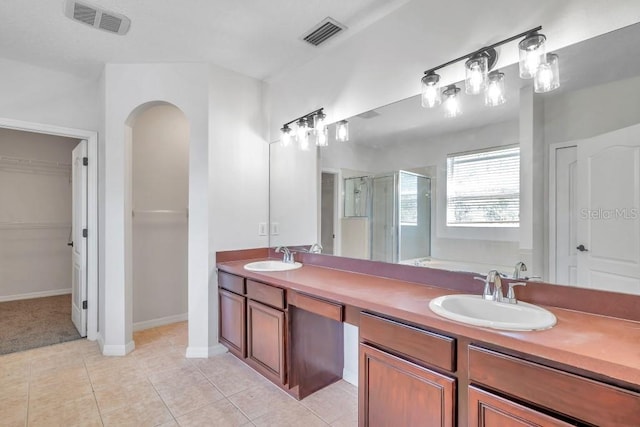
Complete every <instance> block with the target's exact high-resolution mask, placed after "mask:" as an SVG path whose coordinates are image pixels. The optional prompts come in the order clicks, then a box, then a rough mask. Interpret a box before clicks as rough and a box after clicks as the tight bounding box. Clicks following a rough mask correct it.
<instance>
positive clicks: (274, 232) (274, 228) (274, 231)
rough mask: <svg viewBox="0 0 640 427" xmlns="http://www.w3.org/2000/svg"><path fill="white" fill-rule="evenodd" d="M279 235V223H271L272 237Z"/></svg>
mask: <svg viewBox="0 0 640 427" xmlns="http://www.w3.org/2000/svg"><path fill="white" fill-rule="evenodd" d="M278 234H280V223H279V222H272V223H271V235H272V236H277V235H278Z"/></svg>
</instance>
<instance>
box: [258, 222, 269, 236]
mask: <svg viewBox="0 0 640 427" xmlns="http://www.w3.org/2000/svg"><path fill="white" fill-rule="evenodd" d="M266 235H267V223H266V222H261V223H259V224H258V236H266Z"/></svg>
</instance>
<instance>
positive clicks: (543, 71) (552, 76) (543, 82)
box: [533, 53, 560, 93]
mask: <svg viewBox="0 0 640 427" xmlns="http://www.w3.org/2000/svg"><path fill="white" fill-rule="evenodd" d="M559 87H560V69H559V67H558V55H556V54H554V53H549V54H547V61H546V62H544V63H542V64H540V66H539V67H538V71H537V72H536V76H535V77H534V79H533V88H534V90H535V91H536V92H537V93H545V92H551V91H552V90H554V89H557V88H559Z"/></svg>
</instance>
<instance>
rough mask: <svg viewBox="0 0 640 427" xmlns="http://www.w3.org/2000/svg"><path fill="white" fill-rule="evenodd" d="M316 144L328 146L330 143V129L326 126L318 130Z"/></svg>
mask: <svg viewBox="0 0 640 427" xmlns="http://www.w3.org/2000/svg"><path fill="white" fill-rule="evenodd" d="M316 145H317V146H318V147H326V146H328V145H329V130H328V129H327V127H326V126H324V127H323V128H322V129H320V130H317V131H316Z"/></svg>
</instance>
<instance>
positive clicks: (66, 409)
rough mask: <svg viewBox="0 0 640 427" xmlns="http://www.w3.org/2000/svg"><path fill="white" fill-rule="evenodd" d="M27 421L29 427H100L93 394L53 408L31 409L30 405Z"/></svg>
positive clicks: (100, 423)
mask: <svg viewBox="0 0 640 427" xmlns="http://www.w3.org/2000/svg"><path fill="white" fill-rule="evenodd" d="M28 421H29V423H28V425H29V426H30V427H31V426H33V427H37V426H43V427H53V426H64V427H72V426H79V427H92V426H102V422H101V420H100V414H99V412H98V406H97V405H96V401H95V399H94V397H93V394H89V395H85V396H82V397H79V398H77V399H74V400H70V401H66V402H64V403H62V404H60V405H55V406H44V407H33V408H32V407H31V405H29V420H28Z"/></svg>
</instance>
